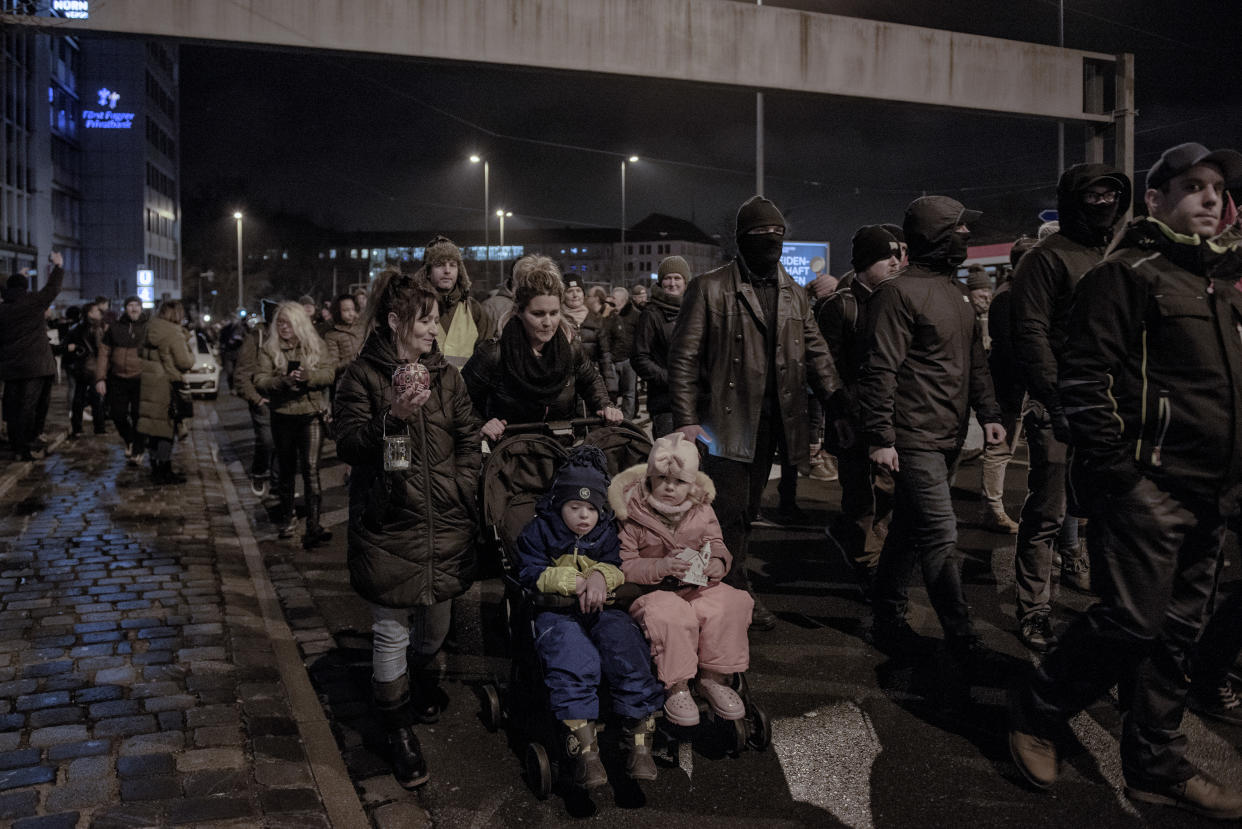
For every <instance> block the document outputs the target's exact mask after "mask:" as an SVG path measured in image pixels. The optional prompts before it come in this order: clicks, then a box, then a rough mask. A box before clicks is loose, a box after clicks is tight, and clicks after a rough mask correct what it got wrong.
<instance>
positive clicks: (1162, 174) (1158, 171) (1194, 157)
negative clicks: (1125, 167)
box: [1147, 142, 1242, 190]
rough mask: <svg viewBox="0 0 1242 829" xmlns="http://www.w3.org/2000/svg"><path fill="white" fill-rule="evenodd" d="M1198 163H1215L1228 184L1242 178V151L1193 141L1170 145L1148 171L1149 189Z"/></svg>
mask: <svg viewBox="0 0 1242 829" xmlns="http://www.w3.org/2000/svg"><path fill="white" fill-rule="evenodd" d="M1197 164H1215V165H1216V166H1217V167H1219V168H1220V172H1221V175H1222V176H1224V177H1225V183H1226V184H1232V183H1234V182H1236V181H1237V180H1238V179H1240V178H1242V153H1238V152H1236V151H1235V150H1209V149H1208V148H1207V147H1205V146H1203V145H1202V144H1195V143H1193V142H1192V143H1187V144H1178V145H1177V146H1176V147H1170V148H1169V149H1167V150H1165V151H1164V152H1163V153H1162V154H1161V155H1160V160H1159V161H1157V162H1156V163H1155V164H1153V165H1151V169H1150V170H1148V171H1147V189H1148V190H1155V189H1157V188H1159V187H1160V186H1161V185H1162V184H1164V183H1165V182H1167V181H1168V180H1169V179H1171V178H1174V177H1176V176H1180V175H1181V174H1182V173H1184V172H1186V171H1187V170H1189V169H1190V168H1191V167H1194V166H1195V165H1197Z"/></svg>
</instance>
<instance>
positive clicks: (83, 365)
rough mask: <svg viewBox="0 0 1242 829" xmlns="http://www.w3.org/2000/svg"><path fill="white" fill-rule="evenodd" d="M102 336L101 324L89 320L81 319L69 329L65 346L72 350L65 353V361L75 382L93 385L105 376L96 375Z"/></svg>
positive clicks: (102, 328) (102, 327)
mask: <svg viewBox="0 0 1242 829" xmlns="http://www.w3.org/2000/svg"><path fill="white" fill-rule="evenodd" d="M103 335H104V326H103V323H102V322H93V321H91V320H90V319H83V320H82V321H81V322H79V323H78V324H77V325H75V326H73V328H71V329H69V341H68V342H67V343H66V346H70V345H71V346H73V350H72V351H67V354H66V359H67V364H68V368H69V371H70V372H71V373H72V374H73V377H74V379H75V380H77V381H79V382H84V383H91V384H94V382H95V381H96V380H98V379H100V378H102V377H104V376H105V375H103V374H96V370H97V368H98V364H99V341H100V340H102V339H103Z"/></svg>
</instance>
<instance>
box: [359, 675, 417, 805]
mask: <svg viewBox="0 0 1242 829" xmlns="http://www.w3.org/2000/svg"><path fill="white" fill-rule="evenodd" d="M371 695H372V699H373V700H374V702H375V712H376V714H378V715H379V720H380V724H381V725H382V726H383V728H384V731H385V732H387V733H386V735H385V739H386V742H387V744H388V755H389V761H390V762H391V763H392V776H393V777H395V778H397V782H398V783H400V784H401V785H402V786H403V787H404V788H407V789H413V788H417V787H418V786H421V785H423V784H424V783H426V782H427V779H428V777H429V774H428V773H427V760H426V758H424V757H423V748H422V745H420V744H419V742H418V735H416V734H415V733H414V730H413V729H412V728H411V727H410V726H411V725H413V723H414V712H413V711H412V710H411V709H410V680H409V676H408V675H406V674H402V675H401V676H399V677H397V678H396V679H393V680H389V681H387V682H378V681H376V680H372V681H371Z"/></svg>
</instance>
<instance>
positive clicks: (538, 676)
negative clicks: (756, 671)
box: [479, 418, 771, 800]
mask: <svg viewBox="0 0 1242 829" xmlns="http://www.w3.org/2000/svg"><path fill="white" fill-rule="evenodd" d="M508 431H509V432H510V433H511V434H512V433H514V432H516V433H517V434H513V436H512V437H508V438H506V439H504V440H503V441H502V442H501V443H500V444H499V445H498V446H497V447H496V448H495V449H494V450H493V451H492V453H491V455H489V456H488V458H487V459H486V462H485V463H484V466H483V474H482V481H481V485H480V487H479V492H480V500H481V502H482V503H481V515H482V517H483V524H484V527H485V533H486V535H487V539H488V542H489V543H490V544H491V545H492V546H493V547H494V550H495V553H496V555H497V556H498V558H499V560H500V562H501V565H502V569H503V573H502V579H503V582H504V598H503V599H502V604H501V616H502V621H503V623H504V628H505V635H506V641H507V644H508V648H509V656H510V670H509V679H508V682H507V683H506V684H501V683H488V684H485V685H483V686H482V688H481V695H482V701H483V712H482V715H483V722H484V725H485V726H486V727H487V728H488V730H489V731H495V730H497V729H498V728H500V727H501V726H502V725H505V724H508V725H509V726H510V729H509V737H510V741H511V744H512V745H513V747H514V749H515V750H516V751H521V752H522V757H523V770H524V773H525V777H526V781H527V783H528V784H529V785H530V787H531V789H532V790H533V791H534V793H535V795H536V796H537V797H539V798H540V799H541V800H542V799H544V798H546V797H547V796H548V795H549V794H550V793H551V791H552V788H553V786H554V784H556V783H557V782H558V780H560V779H562V775H563V774H564V773H565V772H566V771H567V770H568V768H569V767H570V766H572V762H570V761H569V760H568V758H566V757H565V756H564V749H563V747H562V744H561V740H560V739H559V737H558V732H557V723H556V720H555V719H554V717H553V716H552V713H551V710H550V707H549V703H548V694H547V689H546V685H545V683H544V676H543V666H542V665H541V664H540V660H539V656H538V654H537V652H536V650H535V644H534V636H535V634H534V617H535V615H536V614H537V613H538V612H540V611H542V610H548V609H556V608H565V607H568V606H569V605H570V604H573V603H575V602H576V600H575V599H572V598H566V597H562V596H555V595H549V594H543V593H535V592H532V591H528V590H526V589H525V588H524V587H523V586H522V585H521V584H520V583H519V582H518V580H517V578H516V573H517V568H516V563H515V552H514V551H515V549H516V548H515V544H516V540H517V537H518V535H519V534H520V533H521V531H522V529H523V527H525V526H526V524H527V523H528V522H529V521H530V520H531V518H532V517H533V516H534V513H535V502H536V501H537V500H538V499H539V498H540V497H541V496H542V495H543V493H544V492H545V491H547V489H548V487H549V486H550V485H551V483H552V480H553V478H554V477H555V475H556V472H557V470H558V468H559V467H560V466H561V464H562V463H563V462H564V461H565V459H566V458H567V457H568V455H569V450H570V449H571V448H572V447H573V446H574V445H576V444H578V443H582V444H588V445H592V446H595V447H597V448H599V449H600V450H601V451H602V452H603V453H604V457H605V458H606V460H607V464H608V472H609V475H611V476H615V475H616V474H617V473H618V472H620V471H621V470H624V469H628V468H629V467H631V466H634V465H635V464H640V463H645V462H646V460H647V455H648V454H649V453H650V451H651V440H650V439H649V438H648V437H647V436H646V434H644V433H643V432H642V431H641V430H639V429H638V428H636V427H634V426H632V425H630V424H621V425H618V426H607V425H603V421H602V420H600V419H598V418H586V419H582V420H575V421H571V422H569V423H562V424H532V425H530V426H510V427H509V429H508ZM638 595H639V589H638V587H637V586H635V585H628V584H625V585H621V587H620V588H619V589H618V590H617V595H616V596H615V602H614V606H618V607H626V606H628V604H629V603H630V602H632V601H633V600H634V599H635V598H637V596H638ZM734 689H735V690H737V692H738V693H739V695H741V697H742V699H743V701H744V702H745V706H746V715H745V717H743V718H742V719H740V720H735V721H732V722H724V721H715V718H714V716H713V715H712V714H711V713H710V709H709V708H708V706H707V705H706V704H705V703H700V709H701V713H703V715H704V723H705V724H706V723H711V722H716V723H717V724H718V725H721V726H723V727H724V729H725V730H726V734H725V736H724V741H725V743H726V745H727V749H728V751H729V752H730V753H733V754H736V753H738V752H740V751H742V750H743V749H744V748H746V747H748V746H749V747H750V748H754V749H756V750H762V749H764V748H766V747H767V746H768V744H769V743H770V741H771V729H770V727H769V724H768V717H767V715H766V714H765V713H764V711H763V710H762V709H760V708H759V707H758V706H757V705H755V704H754V702H753V701H752V700H751V698H750V693H749V688H748V687H747V684H746V678H745V675H744V674H736V675H735V676H734ZM606 694H607V688H606V687H605V688H604V689H603V695H604V696H606ZM601 710H609V709H608V706H606V705H602V706H601ZM657 722H658V723H659V725H658V728H657V735H656V736H657V740H656V745H655V750H654V752H653V754H654V755H655V757H656V759H657V760H663V761H664V763H665V764H666V765H675V764H676V762H677V753H678V743H679V742H680V741H681V740H683V739H687V738H688V737H689V736H691V733H692V732H693V731H694V729H683V728H680V727H677V726H673V725H671V724H667V723H664V721H663V720H662V719H659V720H657ZM700 727H702V726H700ZM604 730H605V731H607V730H608V729H607V728H606V727H605V729H604ZM612 730H613V731H616V730H617V729H612ZM523 743H525V746H523V745H522V744H523Z"/></svg>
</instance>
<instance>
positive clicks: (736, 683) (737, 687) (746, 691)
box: [729, 671, 750, 699]
mask: <svg viewBox="0 0 1242 829" xmlns="http://www.w3.org/2000/svg"><path fill="white" fill-rule="evenodd" d="M729 686H730V687H731V688H733V690H734V691H737V694H738V696H740V697H741V698H742V699H746V698H747V697H748V696H749V695H750V682H749V681H747V679H746V674H744V673H743V672H741V671H738V672H737V673H735V674H734V675H733V676H732V678H731V679H730V680H729Z"/></svg>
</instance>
